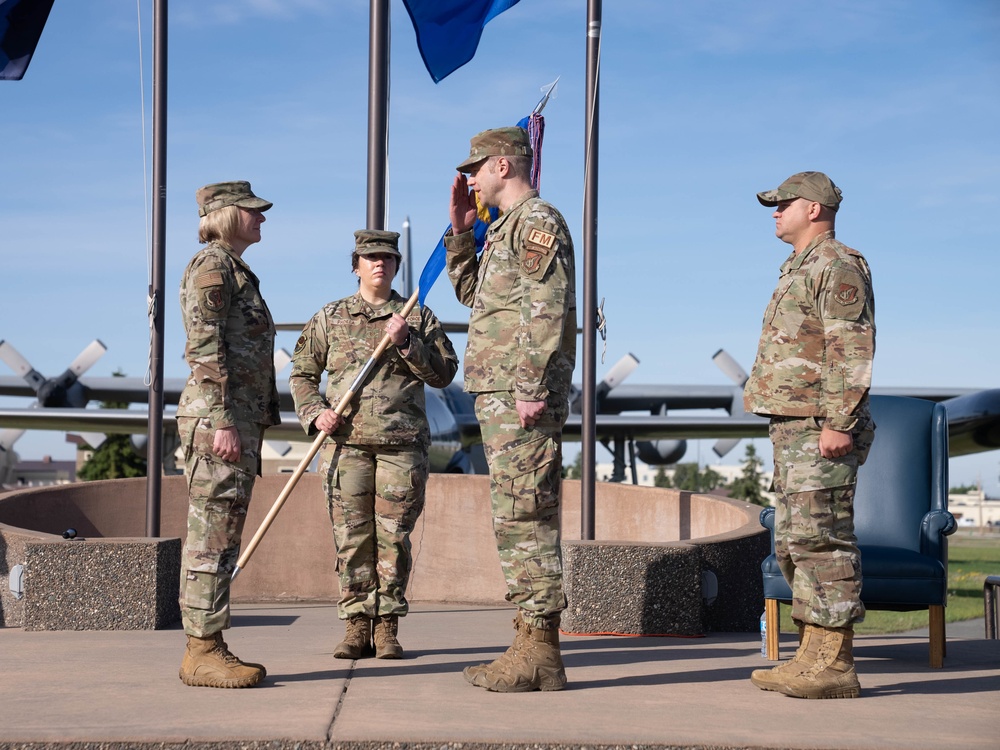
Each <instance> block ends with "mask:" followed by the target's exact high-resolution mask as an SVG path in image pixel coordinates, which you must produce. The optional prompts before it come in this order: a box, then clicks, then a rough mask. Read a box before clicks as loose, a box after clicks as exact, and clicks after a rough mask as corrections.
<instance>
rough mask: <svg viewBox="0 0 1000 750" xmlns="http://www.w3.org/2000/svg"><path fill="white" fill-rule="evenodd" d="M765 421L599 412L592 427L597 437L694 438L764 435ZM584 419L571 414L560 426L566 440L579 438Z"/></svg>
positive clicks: (748, 416) (748, 417) (752, 417)
mask: <svg viewBox="0 0 1000 750" xmlns="http://www.w3.org/2000/svg"><path fill="white" fill-rule="evenodd" d="M767 424H768V421H767V420H766V419H764V418H763V417H758V416H755V415H753V414H743V415H740V416H738V417H721V416H720V417H668V416H655V415H654V416H650V415H643V414H639V415H636V414H598V415H596V416H595V420H594V429H595V432H596V433H597V438H598V440H603V439H607V438H616V439H622V438H624V439H626V440H677V439H689V440H697V439H702V438H707V439H716V438H755V437H767ZM582 428H583V418H582V417H581V416H580V415H578V414H571V415H570V416H569V418H568V419H567V420H566V426H565V427H563V436H564V437H565V438H566V439H567V440H579V439H580V437H581V434H582Z"/></svg>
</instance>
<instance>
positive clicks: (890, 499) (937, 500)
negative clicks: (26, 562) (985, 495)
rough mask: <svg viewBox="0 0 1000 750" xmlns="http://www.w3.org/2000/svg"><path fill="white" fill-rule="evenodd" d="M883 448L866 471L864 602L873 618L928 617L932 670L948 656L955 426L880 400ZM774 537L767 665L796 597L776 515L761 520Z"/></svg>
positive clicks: (860, 489)
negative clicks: (780, 549)
mask: <svg viewBox="0 0 1000 750" xmlns="http://www.w3.org/2000/svg"><path fill="white" fill-rule="evenodd" d="M871 408H872V415H873V416H874V418H875V424H876V430H875V442H874V444H873V445H872V448H871V452H870V453H869V455H868V460H867V462H865V464H864V466H862V467H861V469H860V470H859V471H858V486H857V491H856V493H855V498H854V530H855V533H856V534H857V536H858V546H859V547H860V549H861V576H862V586H861V600H862V601H863V602H864V605H865V607H866V608H867V609H870V610H895V611H901V612H902V611H911V610H918V609H926V610H928V620H929V630H930V665H931V666H932V667H938V668H939V667H941V666H943V665H944V656H945V624H944V608H945V604H946V601H947V595H948V540H947V535H948V534H951V533H952V532H953V531H955V529H956V524H955V518H954V516H952V515H951V513H949V512H948V420H947V415H946V413H945V408H944V407H943V406H942V405H941V404H935V403H933V402H931V401H924V400H922V399H916V398H902V397H899V396H872V398H871ZM760 522H761V525H763V526H765V527H767V528H768V529H770V531H771V554H770V556H769V557H767V558H765V559H764V562H763V563H761V570H762V572H763V574H764V605H765V606H764V613H765V618H766V624H767V658H768V659H772V660H774V659H777V658H778V605H779V602H784V603H786V604H787V603H790V602H791V599H792V592H791V589H790V588H789V586H788V584H787V583H786V582H785V579H784V577H783V576H782V575H781V571H780V570H779V569H778V563H777V560H776V559H775V556H774V509H773V508H765V509H764V510H763V511H762V512H761V514H760Z"/></svg>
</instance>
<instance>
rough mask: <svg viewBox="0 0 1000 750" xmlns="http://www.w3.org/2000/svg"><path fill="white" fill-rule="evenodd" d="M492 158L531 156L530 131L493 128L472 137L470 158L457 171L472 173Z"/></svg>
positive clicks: (515, 128)
mask: <svg viewBox="0 0 1000 750" xmlns="http://www.w3.org/2000/svg"><path fill="white" fill-rule="evenodd" d="M491 156H531V143H530V141H529V140H528V131H527V130H525V129H524V128H518V127H513V128H493V129H492V130H484V131H483V132H482V133H477V134H476V135H474V136H472V140H471V141H470V143H469V158H468V159H466V160H465V161H463V162H462V163H461V164H459V165H458V166H457V167H455V169H457V170H458V171H459V172H470V171H472V167H474V166H475V165H476V164H478V163H479V162H481V161H483V160H484V159H487V158H489V157H491Z"/></svg>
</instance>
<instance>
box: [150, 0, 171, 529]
mask: <svg viewBox="0 0 1000 750" xmlns="http://www.w3.org/2000/svg"><path fill="white" fill-rule="evenodd" d="M166 207H167V0H154V2H153V211H152V214H153V263H152V278H151V283H150V285H149V298H150V304H151V309H150V311H149V313H150V316H151V317H152V320H151V328H152V330H151V334H150V361H149V366H150V379H149V428H148V429H149V436H148V441H147V451H146V536H154V537H155V536H159V535H160V487H161V484H162V478H163V317H164V304H163V277H164V268H165V265H166V263H165V256H166Z"/></svg>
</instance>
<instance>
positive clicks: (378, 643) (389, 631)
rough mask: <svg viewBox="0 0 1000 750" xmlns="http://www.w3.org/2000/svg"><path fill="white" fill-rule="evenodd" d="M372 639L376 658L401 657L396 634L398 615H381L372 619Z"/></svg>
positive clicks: (397, 630)
mask: <svg viewBox="0 0 1000 750" xmlns="http://www.w3.org/2000/svg"><path fill="white" fill-rule="evenodd" d="M373 623H374V626H375V627H374V628H373V629H372V641H374V643H375V658H376V659H402V658H403V647H402V646H400V645H399V641H398V640H396V636H397V635H399V616H398V615H382V616H381V617H379V618H378V619H377V620H374V621H373Z"/></svg>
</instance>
